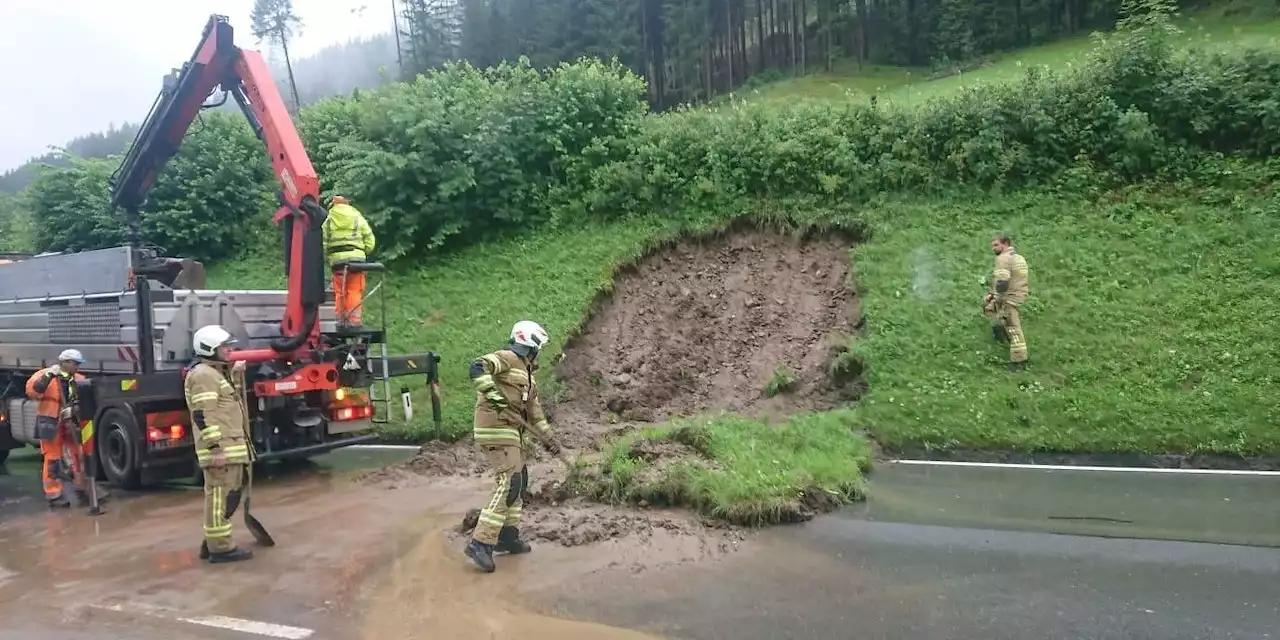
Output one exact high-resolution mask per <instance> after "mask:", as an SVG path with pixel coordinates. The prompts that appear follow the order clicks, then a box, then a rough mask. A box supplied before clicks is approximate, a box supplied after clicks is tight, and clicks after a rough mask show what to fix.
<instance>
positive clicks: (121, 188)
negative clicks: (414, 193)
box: [0, 15, 440, 488]
mask: <svg viewBox="0 0 1280 640" xmlns="http://www.w3.org/2000/svg"><path fill="white" fill-rule="evenodd" d="M219 88H220V89H221V90H222V92H223V94H224V97H223V99H222V103H225V102H226V97H225V96H230V97H231V98H232V99H234V100H235V102H236V104H237V105H239V107H240V111H241V112H242V113H243V114H244V116H245V117H246V118H247V119H248V120H249V124H250V126H251V127H252V129H253V131H254V133H255V134H256V135H257V137H258V138H259V139H260V140H261V141H262V142H263V144H264V146H265V147H266V152H267V154H268V155H269V157H270V160H271V166H272V169H273V171H274V172H275V175H276V178H277V180H278V183H279V188H278V190H277V197H278V199H279V203H280V207H279V209H278V210H277V211H276V212H275V215H274V216H273V220H274V221H275V223H276V225H277V226H278V227H279V228H280V229H281V232H282V236H283V244H284V254H285V256H284V257H285V264H284V270H285V275H286V277H287V282H288V284H287V290H286V291H284V292H280V291H262V290H229V291H228V290H210V289H205V288H204V284H203V272H202V271H201V270H200V267H199V265H198V263H194V262H193V261H191V260H180V259H176V258H161V257H156V256H155V255H153V252H151V251H150V250H144V249H143V248H142V238H141V233H140V225H139V212H140V211H141V210H142V209H143V208H144V207H145V205H146V202H147V195H148V193H149V192H150V190H151V188H152V186H153V185H154V184H155V182H156V179H157V177H158V176H159V174H160V172H161V171H162V169H163V168H164V166H165V164H166V163H167V162H168V161H169V160H170V159H171V158H173V156H174V155H175V154H176V153H177V152H178V149H179V147H180V146H181V145H182V141H183V138H184V136H185V134H186V132H187V129H188V128H189V127H190V126H191V124H192V123H193V122H194V121H195V120H196V119H197V118H198V117H199V115H200V112H201V110H203V109H206V108H210V107H216V106H218V105H217V104H213V105H210V104H206V103H205V101H206V100H207V99H208V98H209V96H210V95H212V94H213V93H214V91H215V90H217V89H219ZM218 160H219V159H218V158H209V161H210V162H217V161H218ZM111 203H112V205H113V207H117V208H119V209H122V210H123V211H124V212H125V216H126V219H127V221H128V225H129V235H130V246H129V247H117V248H108V249H101V250H97V251H87V252H81V253H72V254H57V255H50V256H35V257H30V258H21V257H20V258H19V259H18V260H16V261H10V263H8V264H0V290H3V291H4V294H5V295H4V297H3V298H0V323H2V324H4V326H21V327H23V330H22V331H19V332H10V333H8V334H6V337H5V340H4V341H0V454H2V453H7V450H8V449H12V448H15V447H18V446H23V445H25V444H30V443H32V442H34V441H35V440H34V433H35V431H34V423H35V408H34V405H32V404H31V403H30V402H29V401H28V400H27V399H26V398H25V395H24V394H23V392H22V389H23V383H24V382H25V380H26V379H27V377H28V376H30V375H31V374H32V373H34V371H35V370H36V369H38V368H40V367H43V366H46V365H48V364H51V363H49V362H48V361H47V359H48V358H50V357H52V354H56V353H58V352H59V351H60V350H61V349H63V348H75V349H79V350H81V351H82V352H84V353H85V354H86V357H87V359H88V360H89V363H88V365H87V366H86V367H85V368H84V373H86V374H87V375H88V376H89V377H88V379H87V380H85V381H83V382H81V383H78V384H79V385H80V387H81V388H80V393H79V394H78V395H79V398H80V415H81V416H82V418H83V420H84V428H83V429H82V434H81V435H82V440H83V442H84V445H85V451H86V453H93V456H94V457H93V460H94V462H96V461H97V460H98V459H100V460H101V462H102V469H103V473H104V474H105V475H106V476H107V478H108V479H110V480H112V481H113V482H115V483H116V484H119V485H121V486H124V487H129V488H132V487H135V486H139V485H143V484H151V483H154V482H160V481H164V480H166V479H171V478H176V477H183V476H184V475H186V474H189V473H194V470H195V464H194V463H195V455H194V450H193V448H192V447H191V446H190V443H191V442H192V438H191V429H190V424H191V422H190V416H189V415H187V412H186V403H185V399H184V394H183V378H184V376H185V372H186V368H187V365H188V364H189V363H190V361H191V357H192V356H191V349H190V345H191V339H190V336H191V334H192V332H194V331H195V330H196V329H198V328H199V327H200V326H202V325H204V324H211V323H217V324H221V325H223V326H225V327H227V328H228V330H230V331H231V332H232V333H233V334H235V335H237V337H240V338H242V340H241V344H242V345H244V348H241V349H237V350H235V351H233V352H232V355H231V358H232V359H233V360H237V361H243V362H245V363H247V364H250V365H251V366H248V367H246V382H247V383H248V384H249V390H248V393H249V401H250V402H249V413H250V416H249V418H250V420H249V422H250V430H251V433H250V434H249V436H250V438H251V439H252V441H253V444H254V446H255V449H256V451H257V452H258V454H259V455H258V458H259V459H260V460H265V459H271V458H302V457H307V456H310V455H316V454H320V453H324V452H326V451H330V450H333V449H337V448H339V447H344V446H348V445H351V444H357V443H360V442H368V441H370V440H373V439H376V438H377V437H378V436H377V434H376V433H372V432H371V431H372V427H373V423H376V422H384V421H386V420H388V419H389V418H390V413H391V408H392V401H391V386H390V385H391V383H390V380H391V379H392V378H394V377H397V376H405V375H424V376H425V377H426V381H427V383H428V384H429V385H430V392H431V401H432V414H433V418H434V419H435V422H436V424H437V426H438V425H439V422H440V405H439V377H438V363H439V361H440V359H439V357H438V356H436V355H435V354H434V353H430V352H428V353H419V354H411V355H401V356H394V357H392V356H388V355H387V344H386V326H385V325H386V323H385V317H386V315H385V308H386V305H385V298H384V299H382V302H383V304H382V305H381V307H382V309H383V313H382V314H381V315H382V322H381V323H380V325H381V326H378V327H375V328H372V329H358V330H343V329H335V330H326V327H327V326H328V323H329V321H328V320H326V319H325V314H326V313H329V308H328V307H327V306H326V305H325V298H326V295H325V289H324V283H325V280H326V278H325V271H326V264H325V259H324V258H325V256H324V247H323V237H322V225H323V224H324V220H325V218H326V217H327V212H326V211H325V208H324V207H323V206H322V205H321V203H320V181H319V178H318V177H317V175H316V170H315V168H314V167H312V165H311V160H310V159H309V158H308V157H307V153H306V150H305V149H304V148H303V146H302V140H301V138H300V137H299V135H298V131H297V130H296V129H295V128H294V125H293V121H292V120H291V119H290V115H289V112H288V110H287V109H286V108H285V104H284V100H283V99H282V98H281V96H280V92H279V90H278V89H277V88H276V85H275V83H274V82H273V81H272V79H271V75H270V73H269V72H268V70H267V65H266V63H265V62H264V61H263V58H262V55H261V54H259V53H258V52H256V51H250V50H243V49H240V48H238V47H236V46H235V42H234V32H233V30H232V28H231V25H230V24H229V23H228V22H227V18H226V17H224V16H219V15H213V16H210V18H209V21H208V23H207V24H206V25H205V28H204V33H203V35H202V37H201V39H200V44H199V46H197V47H196V50H195V53H193V54H192V56H191V59H190V60H189V61H187V62H186V63H184V64H183V66H182V68H181V69H180V70H177V71H176V73H175V74H174V75H172V76H170V77H168V78H166V81H165V84H164V87H163V89H162V90H161V92H160V95H159V96H158V97H157V98H156V101H155V103H154V104H153V105H152V107H151V112H150V113H149V114H148V116H147V118H146V120H145V121H144V122H143V124H142V126H141V128H140V129H139V131H138V135H137V138H135V140H134V142H133V145H132V146H131V147H130V148H129V151H128V152H127V154H126V155H125V158H124V160H123V161H122V163H121V165H120V167H119V168H118V169H117V171H116V173H115V174H114V175H113V176H112V178H111ZM346 268H347V269H350V270H353V271H355V270H358V271H366V272H373V273H377V274H384V273H385V270H384V269H383V268H382V265H380V264H377V263H357V264H347V265H346ZM66 274H76V277H75V278H67V277H66ZM382 290H383V287H382V281H381V279H379V281H378V282H377V283H376V284H375V285H374V286H373V288H372V290H371V291H370V293H369V295H370V296H371V295H373V293H374V292H376V291H382ZM279 309H283V312H282V313H281V312H280V311H278V310H279ZM135 313H136V315H134V314H135ZM276 313H281V317H280V321H279V325H278V327H277V326H276V325H275V322H274V317H273V316H274V314H276ZM15 323H16V324H15ZM374 348H377V349H378V353H377V354H374V353H373V349H374ZM375 382H378V383H380V384H379V385H377V386H376V387H375V384H374V383H375ZM378 387H380V389H381V391H382V393H381V397H376V394H375V391H377V390H378ZM401 399H402V402H403V403H404V405H403V406H404V411H405V416H406V419H412V404H411V402H410V400H409V393H408V389H407V388H404V387H402V388H401ZM375 405H378V406H380V407H381V409H382V411H381V412H377V411H375ZM379 413H381V415H380V416H379V415H378V414H379ZM90 468H93V467H92V466H91V467H90Z"/></svg>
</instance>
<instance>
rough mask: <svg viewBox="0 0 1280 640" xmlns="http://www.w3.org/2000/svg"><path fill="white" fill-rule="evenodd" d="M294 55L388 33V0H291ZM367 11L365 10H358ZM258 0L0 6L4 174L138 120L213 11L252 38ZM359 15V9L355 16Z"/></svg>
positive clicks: (19, 1)
mask: <svg viewBox="0 0 1280 640" xmlns="http://www.w3.org/2000/svg"><path fill="white" fill-rule="evenodd" d="M293 6H294V11H295V12H296V13H297V14H298V15H299V16H301V17H302V21H303V26H302V31H301V35H300V36H299V37H298V38H296V43H292V44H290V47H289V53H290V54H291V55H292V56H294V57H295V58H297V57H304V56H306V55H309V54H312V53H315V52H316V51H318V50H320V49H322V48H324V47H326V46H328V45H331V44H336V43H340V42H346V41H347V40H350V39H353V38H356V37H360V36H370V35H375V34H377V33H381V32H386V31H390V30H391V24H392V17H391V1H390V0H294V2H293ZM361 7H363V9H361ZM252 8H253V0H0V25H4V36H3V37H0V78H3V79H4V81H5V84H6V87H5V96H4V98H3V99H0V172H2V171H4V170H6V169H11V168H13V167H15V166H18V165H20V164H22V163H23V162H25V161H26V160H27V159H28V158H30V157H33V156H38V155H41V154H43V153H44V152H45V151H46V146H47V145H51V144H52V145H61V144H64V143H66V142H67V141H68V140H70V139H72V138H74V137H76V136H78V135H80V134H85V133H91V132H94V131H100V130H103V129H106V128H107V126H108V125H110V124H117V125H119V124H121V123H123V122H137V121H139V120H141V119H142V118H144V117H146V115H147V110H148V109H150V108H151V103H152V101H153V100H155V97H156V94H158V93H159V91H160V83H161V79H162V78H163V77H164V76H165V75H166V74H167V73H169V71H170V70H171V69H173V68H177V67H181V66H182V63H183V62H185V61H187V60H188V59H189V58H190V57H191V54H192V52H193V51H195V48H196V45H197V44H199V41H200V33H201V31H202V30H203V28H204V25H205V22H206V21H207V20H208V18H209V14H211V13H218V14H222V15H225V16H228V17H229V18H230V19H231V26H233V27H235V29H236V44H237V45H239V46H240V47H244V48H255V49H266V47H267V45H266V43H263V44H262V45H259V44H258V43H257V42H255V41H254V38H253V34H252V32H251V30H250V23H249V12H250V10H252ZM353 10H354V11H353Z"/></svg>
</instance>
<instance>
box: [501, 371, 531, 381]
mask: <svg viewBox="0 0 1280 640" xmlns="http://www.w3.org/2000/svg"><path fill="white" fill-rule="evenodd" d="M502 377H503V378H507V379H510V380H512V381H515V382H529V372H528V371H525V370H523V369H507V370H506V371H504V372H503V373H502Z"/></svg>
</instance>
